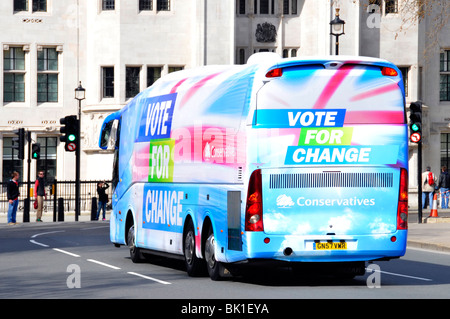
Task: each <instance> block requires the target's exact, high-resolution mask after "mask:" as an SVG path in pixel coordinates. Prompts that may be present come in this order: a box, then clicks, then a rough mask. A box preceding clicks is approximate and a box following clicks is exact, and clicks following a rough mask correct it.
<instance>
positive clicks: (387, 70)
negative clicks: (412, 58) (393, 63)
mask: <svg viewBox="0 0 450 319" xmlns="http://www.w3.org/2000/svg"><path fill="white" fill-rule="evenodd" d="M381 74H383V75H384V76H397V75H398V73H397V71H396V70H395V69H393V68H388V67H384V68H382V69H381Z"/></svg>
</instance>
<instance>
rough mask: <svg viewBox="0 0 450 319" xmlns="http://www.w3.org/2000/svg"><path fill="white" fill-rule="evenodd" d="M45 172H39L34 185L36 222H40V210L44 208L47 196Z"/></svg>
mask: <svg viewBox="0 0 450 319" xmlns="http://www.w3.org/2000/svg"><path fill="white" fill-rule="evenodd" d="M44 176H45V172H44V171H39V173H38V178H37V179H36V182H35V183H34V199H35V200H36V202H37V207H36V206H35V208H37V212H36V221H37V222H42V210H43V208H44V198H45V199H47V194H46V192H45V179H44Z"/></svg>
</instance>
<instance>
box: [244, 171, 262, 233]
mask: <svg viewBox="0 0 450 319" xmlns="http://www.w3.org/2000/svg"><path fill="white" fill-rule="evenodd" d="M262 213H263V210H262V181H261V170H260V169H257V170H255V171H254V172H253V173H252V175H251V176H250V183H249V185H248V193H247V205H246V209H245V230H246V231H263V230H264V226H263V216H262Z"/></svg>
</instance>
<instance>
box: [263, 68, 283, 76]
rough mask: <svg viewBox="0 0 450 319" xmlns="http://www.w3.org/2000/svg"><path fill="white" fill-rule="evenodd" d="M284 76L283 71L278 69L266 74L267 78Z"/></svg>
mask: <svg viewBox="0 0 450 319" xmlns="http://www.w3.org/2000/svg"><path fill="white" fill-rule="evenodd" d="M282 75H283V69H281V68H277V69H273V70H270V71H269V72H267V73H266V78H278V77H280V76H282Z"/></svg>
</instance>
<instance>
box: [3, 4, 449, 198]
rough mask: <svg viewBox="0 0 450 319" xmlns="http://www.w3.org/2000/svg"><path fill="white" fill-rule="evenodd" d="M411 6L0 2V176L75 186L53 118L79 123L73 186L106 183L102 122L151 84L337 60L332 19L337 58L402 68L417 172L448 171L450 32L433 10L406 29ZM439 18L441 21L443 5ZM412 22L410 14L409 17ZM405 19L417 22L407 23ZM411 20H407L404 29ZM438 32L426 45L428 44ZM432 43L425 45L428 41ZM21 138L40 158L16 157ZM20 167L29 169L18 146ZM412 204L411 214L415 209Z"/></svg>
mask: <svg viewBox="0 0 450 319" xmlns="http://www.w3.org/2000/svg"><path fill="white" fill-rule="evenodd" d="M407 2H411V1H410V0H396V1H391V0H360V1H353V0H323V1H322V0H320V1H318V0H227V1H223V0H213V1H211V0H4V1H1V2H0V17H1V19H0V29H1V30H2V32H1V33H0V43H1V46H2V50H1V53H0V54H1V59H0V70H1V72H0V77H1V79H0V83H1V84H2V89H1V90H0V115H1V116H0V157H1V158H2V161H0V167H1V169H2V172H3V174H2V180H3V181H6V180H8V179H9V175H10V173H11V172H12V171H13V170H18V171H20V172H21V176H22V179H23V180H26V178H27V176H28V174H30V176H31V180H34V178H35V176H36V172H37V171H38V170H41V169H44V170H45V171H46V172H47V178H48V179H53V178H57V179H58V180H74V178H75V169H74V167H75V153H71V152H66V151H65V150H64V145H63V143H61V142H60V141H59V136H60V133H59V128H60V123H59V119H60V118H62V117H64V116H66V115H72V114H73V115H76V114H78V101H77V100H75V98H74V96H75V94H74V90H75V88H76V87H77V86H78V84H79V83H80V82H81V85H82V86H83V87H84V88H85V89H86V99H85V100H83V101H81V114H82V116H81V126H82V130H81V131H82V132H81V134H82V143H81V150H82V151H81V167H82V171H81V179H83V180H99V179H110V178H111V173H112V162H113V153H112V150H110V151H101V150H99V148H98V147H97V141H98V134H99V130H100V125H101V123H102V121H103V119H104V118H105V117H106V116H107V115H108V114H110V113H111V112H114V111H116V110H118V109H120V108H122V107H123V106H124V105H125V104H126V103H127V102H128V101H129V100H130V99H131V98H132V97H134V96H135V95H136V94H137V93H139V92H140V91H142V90H144V89H145V88H146V87H148V86H150V85H151V84H152V83H153V82H154V81H155V80H157V79H158V78H159V77H161V76H164V75H165V74H168V73H170V72H173V71H177V70H179V69H187V68H193V67H197V66H201V65H210V64H231V63H238V64H242V63H245V62H246V61H247V59H248V58H249V57H250V55H251V54H253V53H256V52H267V51H268V52H276V53H278V54H279V55H281V56H283V57H294V56H298V57H301V56H310V55H328V54H334V48H335V38H334V37H333V36H330V25H329V22H330V21H331V20H332V19H333V18H334V16H335V9H336V8H339V9H340V18H341V19H343V20H344V21H345V34H344V35H343V36H341V37H340V38H339V49H340V52H339V53H340V54H343V55H364V56H372V57H380V58H384V59H387V60H390V61H391V62H393V63H395V64H396V65H397V66H399V67H400V69H401V71H402V73H403V75H404V78H405V90H406V93H407V105H409V103H410V102H412V101H416V100H422V101H423V102H424V144H423V165H424V166H431V167H432V170H433V171H434V172H435V173H436V174H437V173H438V172H439V168H440V166H441V165H446V166H450V125H449V123H450V32H448V30H449V28H450V24H448V21H444V26H443V27H441V28H439V29H437V30H439V31H438V33H436V31H435V30H436V26H435V25H434V24H435V22H434V21H435V20H433V17H434V16H439V15H440V14H442V10H443V9H442V8H439V6H434V7H433V11H432V12H431V15H430V16H425V18H424V20H422V21H421V22H420V23H418V22H417V19H412V20H411V21H412V22H411V23H408V25H405V22H404V21H405V20H406V19H405V17H407V18H408V12H409V11H407V10H404V11H403V10H402V8H403V7H404V5H405V3H407ZM442 6H443V8H444V10H449V7H448V5H447V6H446V1H442ZM409 17H411V15H410V16H409ZM412 17H413V16H412ZM406 21H409V20H406ZM433 31H434V34H433ZM430 34H433V36H431V35H430ZM18 128H25V129H26V131H27V132H30V133H31V142H32V143H40V145H41V157H40V159H39V160H33V161H32V162H31V165H30V171H29V172H28V167H27V166H28V165H27V161H26V160H24V161H21V160H19V159H18V158H17V150H15V149H14V148H12V139H13V137H14V131H15V130H17V129H18ZM25 154H26V155H25V158H28V147H26V151H25ZM409 158H410V161H409V162H410V191H411V193H414V192H415V191H416V192H417V146H416V145H415V144H413V143H411V144H410V154H409ZM414 198H415V197H414V196H411V197H410V203H411V205H412V206H414Z"/></svg>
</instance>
